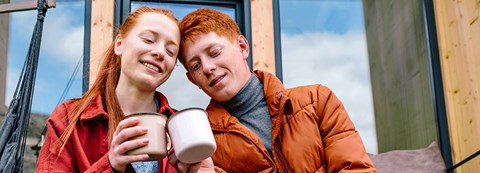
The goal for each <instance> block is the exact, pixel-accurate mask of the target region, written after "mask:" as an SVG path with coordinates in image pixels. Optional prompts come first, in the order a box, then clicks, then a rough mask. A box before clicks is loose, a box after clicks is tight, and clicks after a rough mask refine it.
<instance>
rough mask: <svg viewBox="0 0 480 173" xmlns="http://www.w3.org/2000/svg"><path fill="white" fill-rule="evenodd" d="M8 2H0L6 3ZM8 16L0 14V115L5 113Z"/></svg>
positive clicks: (1, 1)
mask: <svg viewBox="0 0 480 173" xmlns="http://www.w3.org/2000/svg"><path fill="white" fill-rule="evenodd" d="M8 2H9V0H0V3H8ZM9 18H10V14H8V13H4V14H0V113H5V112H6V111H7V106H6V104H5V94H6V90H7V62H8V31H9V26H10V24H9V23H10V22H9V20H10V19H9Z"/></svg>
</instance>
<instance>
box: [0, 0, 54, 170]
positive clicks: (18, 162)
mask: <svg viewBox="0 0 480 173" xmlns="http://www.w3.org/2000/svg"><path fill="white" fill-rule="evenodd" d="M47 9H48V7H47V2H46V0H38V3H37V10H38V14H37V22H36V24H35V28H34V31H33V34H32V39H31V41H30V47H29V49H28V53H27V57H26V58H25V64H24V66H23V68H22V72H21V75H20V79H19V81H18V83H17V88H16V89H15V93H14V96H13V99H12V101H11V103H10V106H9V108H8V110H7V114H6V118H5V120H4V123H3V125H2V128H1V129H0V154H1V157H0V173H3V172H9V173H10V172H23V153H24V151H25V143H26V137H27V132H28V123H29V120H30V110H31V105H32V100H33V93H34V86H35V78H36V74H37V65H38V57H39V52H40V43H41V39H42V30H43V22H44V19H45V14H46V12H47Z"/></svg>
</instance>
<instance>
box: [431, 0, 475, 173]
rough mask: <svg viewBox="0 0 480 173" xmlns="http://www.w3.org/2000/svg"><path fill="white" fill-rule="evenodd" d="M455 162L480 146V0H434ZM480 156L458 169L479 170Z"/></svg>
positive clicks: (458, 170) (459, 171)
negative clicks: (479, 46)
mask: <svg viewBox="0 0 480 173" xmlns="http://www.w3.org/2000/svg"><path fill="white" fill-rule="evenodd" d="M434 5H435V17H436V23H437V35H438V43H439V49H440V50H439V51H440V62H441V66H442V76H443V85H444V92H445V103H446V107H447V118H448V123H449V130H450V136H451V137H450V140H451V146H452V157H453V158H452V159H453V161H454V163H453V164H456V163H458V162H460V161H462V160H463V159H465V158H466V157H468V156H470V155H471V154H473V153H475V152H476V151H478V150H479V149H480V138H478V136H480V116H478V115H480V75H479V74H480V68H479V67H480V59H479V57H480V49H478V45H480V1H478V0H476V1H472V0H470V1H444V0H434ZM478 170H480V158H479V157H477V158H475V159H473V160H470V161H469V162H467V163H466V164H464V165H462V166H461V167H459V168H457V169H456V172H457V173H461V172H477V171H478Z"/></svg>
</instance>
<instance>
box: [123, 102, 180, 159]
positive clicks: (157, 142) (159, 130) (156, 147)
mask: <svg viewBox="0 0 480 173" xmlns="http://www.w3.org/2000/svg"><path fill="white" fill-rule="evenodd" d="M130 117H138V118H140V123H139V124H138V126H144V127H147V128H148V132H147V134H145V135H141V136H137V137H134V138H132V140H133V139H144V138H148V139H149V142H148V144H147V145H146V146H143V147H139V148H136V149H132V150H130V151H128V152H127V154H128V155H137V154H148V156H149V159H148V160H161V159H162V158H164V157H165V156H167V151H168V150H169V149H170V148H171V143H170V140H169V139H168V135H167V134H166V133H165V125H166V121H167V116H165V115H162V114H159V113H155V112H140V113H133V114H130V115H127V116H126V117H125V118H124V119H126V118H130Z"/></svg>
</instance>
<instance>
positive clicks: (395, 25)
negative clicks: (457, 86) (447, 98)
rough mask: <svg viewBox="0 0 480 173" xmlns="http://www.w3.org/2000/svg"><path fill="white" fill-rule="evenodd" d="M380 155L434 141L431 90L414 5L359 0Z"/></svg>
mask: <svg viewBox="0 0 480 173" xmlns="http://www.w3.org/2000/svg"><path fill="white" fill-rule="evenodd" d="M363 8H364V17H365V27H366V28H365V31H366V37H367V43H368V44H367V48H368V57H369V64H370V78H371V82H372V94H373V101H374V111H375V124H376V131H377V142H378V152H379V153H382V152H387V151H391V150H403V149H418V148H425V147H427V146H428V145H429V144H431V143H432V142H434V141H437V138H438V136H437V126H436V121H435V112H434V103H433V96H432V93H433V92H432V84H431V83H430V74H429V64H428V58H429V57H428V50H427V45H426V43H427V41H426V36H425V24H424V21H423V11H422V2H421V1H418V0H402V1H398V0H382V1H374V0H363Z"/></svg>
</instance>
